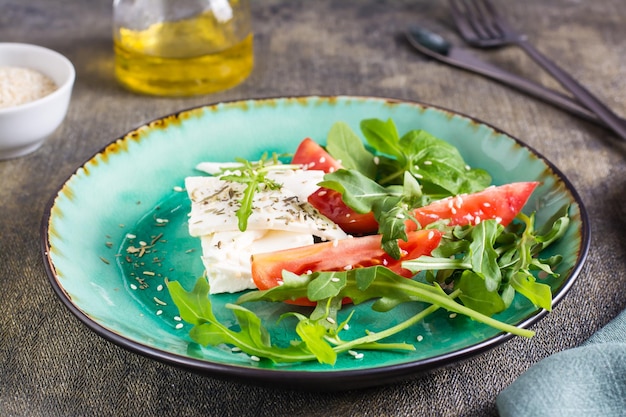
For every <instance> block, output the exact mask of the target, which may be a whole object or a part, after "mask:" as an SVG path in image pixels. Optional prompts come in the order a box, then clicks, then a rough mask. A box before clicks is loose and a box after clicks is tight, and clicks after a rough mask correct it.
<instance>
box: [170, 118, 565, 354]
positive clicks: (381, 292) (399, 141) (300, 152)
mask: <svg viewBox="0 0 626 417" xmlns="http://www.w3.org/2000/svg"><path fill="white" fill-rule="evenodd" d="M360 128H361V132H362V135H363V139H364V141H363V140H362V139H361V137H359V135H357V134H356V133H355V132H354V131H352V130H351V128H350V127H349V126H348V125H347V124H345V123H341V122H338V123H335V124H334V125H333V126H332V127H331V129H330V132H329V134H328V137H327V139H326V144H325V146H324V147H322V146H320V145H318V144H317V143H315V142H313V141H312V140H311V139H305V140H304V141H303V142H302V144H301V145H300V146H299V147H298V149H297V150H295V152H294V154H293V157H292V158H291V159H290V160H286V159H287V158H286V157H285V156H284V155H281V156H278V155H272V156H271V157H269V156H267V155H264V156H262V157H261V158H260V160H258V161H253V162H252V161H244V160H237V161H235V162H236V163H235V165H234V166H233V165H232V164H231V165H229V167H228V168H227V169H226V168H224V169H222V170H220V171H219V172H218V173H216V174H215V176H216V177H218V178H219V179H220V180H222V181H227V182H229V183H236V184H238V186H239V187H240V189H241V193H240V194H235V193H231V197H232V196H234V197H235V198H236V203H237V204H234V205H233V207H232V210H233V211H234V212H236V217H237V220H238V227H239V231H240V232H241V233H243V232H245V231H246V229H247V227H248V220H249V219H250V221H252V220H253V219H254V212H255V210H256V209H257V208H256V206H255V204H256V203H255V195H259V194H262V193H264V192H268V191H270V190H271V191H274V192H275V191H276V190H280V188H281V184H280V183H279V182H277V181H276V179H275V177H272V175H271V174H270V173H272V172H275V171H280V170H294V169H301V168H303V167H304V168H305V170H307V169H308V170H322V171H324V172H325V174H324V175H323V180H322V181H320V182H319V183H318V184H317V185H318V187H317V190H316V191H315V192H314V193H312V194H310V196H309V197H308V201H306V202H305V201H299V202H298V207H301V208H302V209H303V210H314V211H315V213H319V214H321V215H323V216H324V218H327V219H329V220H331V221H332V222H333V223H334V224H336V225H337V226H338V227H339V228H340V229H342V230H339V232H341V233H344V232H345V234H346V236H347V237H346V238H345V239H333V240H326V241H324V239H321V241H319V239H318V241H316V242H315V243H312V244H310V245H304V246H301V247H294V248H289V249H282V250H277V251H273V252H268V253H258V254H256V253H255V254H253V255H252V259H251V276H252V279H253V281H254V284H255V286H256V287H257V288H258V289H256V290H250V291H246V292H242V294H241V295H240V297H239V298H238V299H237V301H236V303H233V304H227V305H226V307H227V308H228V309H229V310H230V311H231V312H232V315H233V317H234V319H235V320H236V322H237V324H238V325H237V326H234V327H233V326H231V325H230V324H225V323H223V322H220V321H219V320H218V319H217V317H216V314H215V312H214V311H213V306H212V304H211V299H212V297H215V295H212V294H210V292H211V287H210V284H209V281H208V280H207V278H206V276H202V277H200V278H198V280H197V282H196V283H195V286H194V288H191V289H185V288H183V286H182V285H181V284H180V283H179V282H177V281H169V282H168V283H167V288H168V290H169V293H170V295H171V297H172V300H173V301H174V303H175V304H176V306H177V308H178V310H179V313H180V317H181V318H182V319H183V320H184V321H186V322H188V323H190V324H191V325H192V328H191V330H190V337H191V338H192V339H193V340H194V341H195V342H197V343H199V344H200V345H202V346H217V345H222V344H225V345H228V346H230V347H233V348H235V349H237V350H241V351H243V352H245V353H246V354H248V355H249V356H250V358H252V359H253V360H269V361H272V362H274V363H294V362H303V361H318V362H320V363H323V364H330V365H332V364H334V363H335V362H336V360H337V357H338V355H341V354H353V355H354V352H355V351H357V350H389V351H398V352H402V351H411V350H415V349H416V348H415V346H414V344H412V343H410V342H408V341H407V342H398V340H399V339H398V337H397V336H398V335H401V334H402V333H401V332H402V331H403V330H406V329H408V328H410V327H411V326H414V325H415V324H417V323H419V322H421V321H422V320H424V319H425V318H426V317H427V316H428V315H430V314H433V313H434V312H435V311H437V310H439V309H445V310H446V311H448V312H449V313H451V314H458V315H463V316H467V317H469V318H471V319H472V320H474V321H476V322H479V323H483V324H485V325H488V326H492V327H493V328H495V329H498V330H499V331H502V332H505V333H511V334H515V335H519V336H523V337H532V336H533V335H534V332H533V331H531V330H528V329H523V328H519V327H516V326H513V325H510V324H507V323H504V322H501V321H498V320H496V319H494V318H492V317H493V316H494V315H495V314H497V313H500V312H503V311H505V310H506V309H507V308H508V307H509V306H511V304H512V303H513V302H514V299H515V298H516V295H517V294H519V295H520V296H521V297H525V298H527V299H528V300H530V302H532V303H533V304H534V305H535V306H536V307H537V308H543V309H545V310H548V311H549V310H551V307H552V292H551V288H550V286H549V285H547V284H546V283H543V282H541V281H542V279H543V278H545V277H547V276H557V274H556V273H555V272H554V271H555V267H556V265H558V264H559V262H560V261H561V257H560V256H558V255H555V256H550V257H548V258H545V259H544V258H542V256H541V255H542V252H543V250H544V249H545V248H546V247H548V246H549V245H550V244H552V243H553V242H555V241H557V240H558V239H559V238H560V237H562V236H563V234H564V233H565V231H566V229H567V227H568V225H569V220H570V219H569V214H568V211H569V207H567V206H565V207H563V208H562V209H561V210H559V211H558V212H557V213H556V214H555V215H554V216H553V218H552V219H550V220H549V221H548V222H546V225H545V226H544V227H541V228H539V229H537V228H536V225H535V214H534V213H529V214H526V213H522V211H521V209H522V207H523V206H524V204H525V203H526V201H527V200H528V198H529V197H530V195H531V193H532V192H533V190H534V189H535V187H536V186H537V185H538V184H537V183H536V182H532V181H529V182H520V183H512V184H503V185H498V186H494V185H492V184H491V182H492V179H491V177H490V175H489V174H488V173H487V172H486V171H484V170H482V169H479V168H472V167H469V166H468V165H467V163H466V162H465V161H464V160H463V157H462V156H461V154H460V152H459V151H458V150H457V149H456V148H455V147H454V146H452V145H450V144H449V143H447V142H445V141H443V140H441V139H438V138H436V137H434V136H433V135H431V134H429V133H428V132H425V131H423V130H412V131H409V132H406V133H404V134H403V135H400V134H399V133H398V131H397V129H396V126H395V124H394V122H393V121H392V120H387V121H383V120H378V119H367V120H363V121H362V122H361V125H360ZM281 161H282V162H281ZM284 162H287V163H284ZM237 196H239V197H237ZM289 199H290V200H289V203H291V202H292V201H293V200H294V199H293V198H292V197H289ZM286 200H287V198H285V201H286ZM311 207H313V208H312V209H311ZM306 213H309V214H310V213H311V212H310V211H306ZM309 214H305V215H302V214H300V217H303V216H304V217H306V216H308V215H309ZM325 227H326V226H325ZM259 302H281V303H282V302H285V303H288V304H287V305H289V304H293V305H294V308H293V309H291V310H290V311H289V312H287V313H285V314H283V315H282V316H281V318H280V320H281V321H287V322H289V323H294V325H293V329H292V333H293V340H291V342H290V343H289V344H288V345H285V344H281V345H278V344H276V343H275V342H274V341H273V340H272V337H271V335H270V334H271V332H270V330H269V328H270V327H271V326H272V325H274V324H275V323H265V322H263V320H262V319H261V317H260V316H259V315H258V314H257V313H255V305H258V303H259ZM404 303H421V304H420V305H424V306H425V307H424V308H423V309H422V310H419V311H417V312H416V314H414V315H413V316H411V317H409V318H408V319H405V320H403V321H400V322H397V323H395V324H393V325H392V326H390V327H386V328H373V329H372V330H371V331H367V332H365V333H364V334H362V335H357V336H356V337H353V336H354V335H351V336H350V337H349V338H347V337H345V335H346V333H347V332H346V330H347V329H349V328H350V325H351V320H353V316H354V313H355V311H356V309H372V310H374V311H376V312H382V313H385V312H389V314H393V310H394V309H395V308H396V307H398V306H399V305H401V304H404ZM296 306H297V307H296ZM343 309H346V310H347V311H348V312H349V313H347V314H340V312H342V310H343ZM372 326H373V327H375V323H372ZM392 335H394V336H396V337H394V339H393V341H388V338H389V337H390V336H392Z"/></svg>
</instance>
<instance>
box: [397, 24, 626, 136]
mask: <svg viewBox="0 0 626 417" xmlns="http://www.w3.org/2000/svg"><path fill="white" fill-rule="evenodd" d="M405 35H406V38H407V40H408V41H409V43H410V44H411V45H412V46H413V47H414V48H415V49H417V50H418V51H419V52H421V53H423V54H424V55H427V56H429V57H431V58H434V59H436V60H438V61H440V62H444V63H446V64H449V65H452V66H455V67H458V68H462V69H465V70H468V71H472V72H474V73H477V74H480V75H484V76H486V77H489V78H492V79H494V80H497V81H500V82H501V83H503V84H505V85H508V86H511V87H514V88H516V89H518V90H519V91H522V92H524V93H527V94H529V95H531V96H534V97H536V98H538V99H540V100H542V101H544V102H546V103H549V104H552V105H554V106H556V107H559V108H560V109H562V110H566V111H568V112H570V113H572V114H574V115H576V116H578V117H582V118H584V119H586V120H588V121H590V122H593V123H596V124H598V125H600V126H604V127H608V126H607V125H606V124H605V123H604V122H603V121H601V120H600V119H599V118H598V117H597V116H596V115H595V114H594V113H592V112H591V111H589V110H587V109H586V108H585V107H583V106H582V105H580V104H578V102H576V101H575V100H574V99H572V98H570V97H568V96H566V95H564V94H561V93H559V92H557V91H554V90H552V89H549V88H547V87H544V86H542V85H541V84H537V83H535V82H533V81H531V80H528V79H526V78H523V77H520V76H518V75H515V74H513V73H510V72H508V71H506V70H504V69H502V68H499V67H497V66H495V65H492V64H489V63H487V62H485V61H482V60H480V59H479V58H477V57H476V56H474V55H472V54H470V53H468V52H467V51H465V50H463V49H460V48H457V47H455V46H454V45H452V44H451V43H450V42H448V41H447V40H445V39H444V38H443V37H441V36H440V35H438V34H436V33H434V32H431V31H430V30H427V29H424V28H420V27H418V26H411V27H409V28H408V29H407V30H406V32H405ZM622 120H624V119H622Z"/></svg>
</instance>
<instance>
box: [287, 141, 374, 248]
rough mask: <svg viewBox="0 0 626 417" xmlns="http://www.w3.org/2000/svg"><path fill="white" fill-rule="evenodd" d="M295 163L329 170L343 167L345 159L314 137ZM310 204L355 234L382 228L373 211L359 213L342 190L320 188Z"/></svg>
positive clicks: (303, 146) (305, 143)
mask: <svg viewBox="0 0 626 417" xmlns="http://www.w3.org/2000/svg"><path fill="white" fill-rule="evenodd" d="M291 163H292V164H299V165H304V166H305V167H306V168H307V169H319V170H322V171H324V172H326V173H329V172H334V171H336V170H338V169H341V168H343V167H342V165H341V162H339V161H337V160H336V159H335V158H333V157H332V156H330V154H329V153H328V152H326V150H325V149H324V148H322V146H321V145H319V144H318V143H316V142H315V141H313V140H312V139H310V138H306V139H304V140H303V141H302V142H300V145H299V146H298V149H296V153H295V154H294V155H293V158H292V160H291ZM308 201H309V204H311V205H312V206H313V207H315V208H316V209H317V210H318V211H319V212H320V213H322V214H323V215H324V216H326V217H328V218H329V219H331V220H332V221H334V222H335V223H337V225H338V226H339V227H341V229H342V230H343V231H344V232H346V233H349V234H351V235H355V236H361V235H371V234H373V233H376V232H377V231H378V223H377V222H376V219H375V218H374V215H373V214H372V213H365V214H361V213H357V212H356V211H354V210H352V209H351V208H350V207H348V206H347V205H346V203H344V202H343V200H342V199H341V193H340V192H338V191H335V190H331V189H328V188H324V187H322V188H320V189H318V190H317V191H316V192H314V193H313V194H311V195H310V196H309V198H308Z"/></svg>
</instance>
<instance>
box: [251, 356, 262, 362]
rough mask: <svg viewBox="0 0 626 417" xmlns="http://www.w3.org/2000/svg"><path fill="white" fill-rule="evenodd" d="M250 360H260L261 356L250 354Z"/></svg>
mask: <svg viewBox="0 0 626 417" xmlns="http://www.w3.org/2000/svg"><path fill="white" fill-rule="evenodd" d="M250 360H253V361H255V362H261V358H259V357H258V356H254V355H252V356H250Z"/></svg>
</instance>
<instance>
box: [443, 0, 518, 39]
mask: <svg viewBox="0 0 626 417" xmlns="http://www.w3.org/2000/svg"><path fill="white" fill-rule="evenodd" d="M449 3H450V9H451V13H452V18H453V19H454V21H455V23H456V25H457V28H458V29H459V32H460V33H461V36H462V37H463V38H464V39H465V40H466V41H467V42H470V43H477V44H478V43H479V44H480V45H481V46H500V45H501V44H502V38H504V37H506V31H505V29H504V28H503V27H502V26H500V24H499V22H500V21H502V20H503V17H502V16H501V15H499V14H498V12H497V10H496V8H495V7H494V6H493V4H492V3H491V2H490V1H489V0H449Z"/></svg>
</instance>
